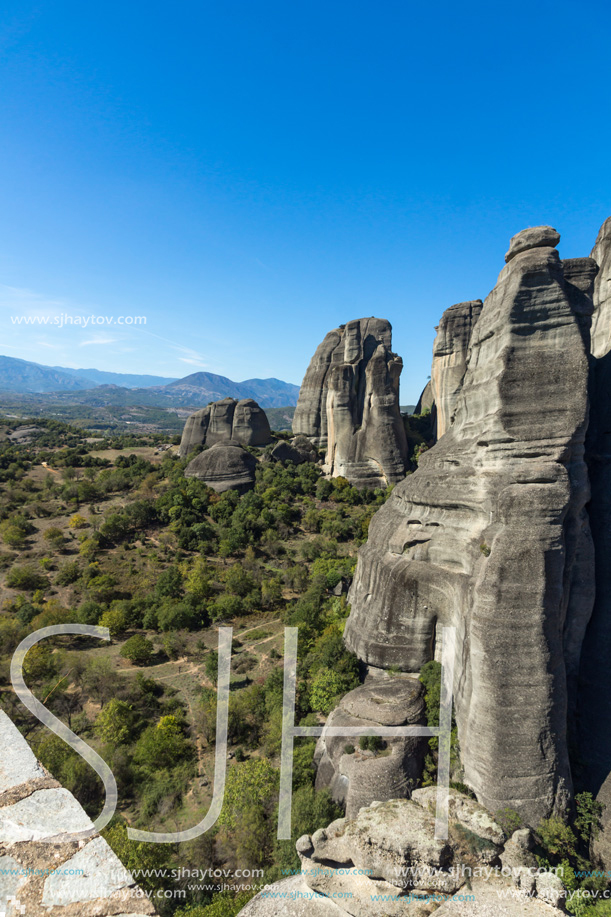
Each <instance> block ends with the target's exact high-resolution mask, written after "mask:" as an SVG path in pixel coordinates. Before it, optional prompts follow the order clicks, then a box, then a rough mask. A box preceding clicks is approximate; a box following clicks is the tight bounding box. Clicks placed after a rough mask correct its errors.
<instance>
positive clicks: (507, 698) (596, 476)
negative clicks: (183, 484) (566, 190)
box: [181, 219, 611, 824]
mask: <svg viewBox="0 0 611 917" xmlns="http://www.w3.org/2000/svg"><path fill="white" fill-rule="evenodd" d="M559 241H560V236H559V234H558V233H557V232H556V230H554V229H552V228H551V227H549V226H539V227H534V228H531V229H526V230H524V231H523V232H521V233H518V234H517V235H516V236H514V237H513V239H512V240H511V243H510V248H509V251H508V252H507V254H506V256H505V261H506V265H505V267H504V268H503V270H502V271H501V273H500V275H499V278H498V282H497V284H496V286H495V287H494V289H493V290H492V292H491V293H490V294H489V296H488V297H487V298H486V300H485V302H483V303H482V301H481V300H473V301H470V302H464V303H459V304H457V305H455V306H452V307H451V308H449V309H448V310H447V311H446V312H445V313H444V315H443V316H442V319H441V321H440V324H439V327H438V329H437V337H436V340H435V343H434V347H433V363H432V370H431V381H430V384H429V386H428V387H427V388H428V392H425V393H423V399H421V404H427V403H428V405H429V406H430V407H431V409H432V411H433V413H434V415H435V423H436V430H437V441H436V443H435V445H434V446H433V447H432V448H431V449H429V450H428V451H427V452H425V453H423V455H422V456H421V458H420V461H419V465H418V469H417V471H415V472H414V473H412V474H407V475H406V468H407V459H408V455H407V441H406V435H405V427H404V423H403V419H402V417H401V414H400V411H399V376H400V373H401V369H402V361H401V358H400V357H398V356H397V355H396V354H395V353H393V352H392V342H391V327H390V324H389V323H388V322H387V321H384V320H382V319H377V318H368V319H360V320H357V321H351V322H349V323H348V324H346V325H343V326H341V327H340V328H337V329H335V330H333V331H330V332H329V334H327V336H326V337H325V339H324V340H323V342H322V343H321V344H320V346H319V347H318V349H317V350H316V353H315V354H314V356H313V358H312V360H311V362H310V365H309V367H308V370H307V372H306V375H305V378H304V380H303V384H302V386H301V390H300V394H299V401H298V404H297V407H296V410H295V415H294V420H293V433H294V434H296V435H297V436H298V437H299V439H300V440H301V441H302V443H303V441H306V442H307V441H310V442H311V443H313V444H314V445H315V446H316V447H318V448H319V449H324V450H325V458H324V464H323V470H324V471H325V472H326V473H327V474H328V475H330V476H337V475H343V476H344V477H346V478H347V479H348V480H349V481H350V482H351V483H353V484H355V485H357V486H363V485H367V486H387V485H388V484H396V487H395V488H394V490H393V492H392V494H391V496H390V498H389V499H388V501H387V502H386V503H385V505H384V506H383V507H382V508H381V509H380V510H379V511H378V512H377V513H376V514H375V516H374V518H373V520H372V522H371V526H370V529H369V538H368V541H367V544H366V545H364V546H363V547H362V548H361V550H360V552H359V559H358V565H357V569H356V574H355V578H354V581H353V584H352V587H351V590H350V595H349V601H350V604H351V614H350V617H349V619H348V623H347V626H346V630H345V643H346V646H347V647H348V648H349V649H351V650H352V651H354V652H355V653H356V654H357V656H358V657H359V658H360V659H361V660H362V662H363V663H365V664H366V665H367V666H368V667H369V672H370V676H369V677H370V678H371V677H373V675H374V674H375V673H384V672H385V671H386V670H388V669H389V668H391V667H394V668H396V669H398V670H400V671H402V672H405V673H408V674H409V673H412V674H413V673H418V672H419V671H420V669H421V668H422V666H423V665H424V664H425V663H426V662H428V661H429V660H430V659H431V658H434V657H435V656H437V658H439V649H440V648H439V645H438V643H439V640H438V635H439V633H440V629H441V627H442V626H444V625H451V626H454V627H455V628H456V634H457V675H456V684H455V698H454V702H455V710H456V719H457V725H458V734H459V738H460V748H461V766H462V773H461V779H462V781H463V782H464V783H465V784H467V785H468V786H469V787H470V788H471V789H472V790H473V791H474V792H475V794H476V795H477V798H478V800H479V801H480V802H482V803H483V804H484V805H485V806H486V807H487V808H488V809H489V810H490V811H493V812H494V811H497V810H498V809H500V808H503V807H507V806H509V807H511V808H512V809H515V810H516V811H517V812H519V813H520V815H521V816H522V817H523V818H524V819H525V820H526V821H527V822H528V823H530V824H535V823H537V822H538V820H540V819H541V818H543V817H545V816H547V815H549V814H550V813H552V812H564V811H566V810H567V808H568V807H569V806H570V805H571V801H572V797H573V794H574V791H575V786H577V787H578V788H579V789H589V790H591V791H593V792H594V793H596V794H598V793H602V795H603V797H604V798H607V797H609V802H611V785H610V782H609V781H608V780H607V777H608V775H609V773H610V772H611V729H610V728H608V727H609V725H611V666H610V665H609V664H608V662H609V661H610V660H611V562H610V561H609V557H610V556H611V551H610V550H609V549H611V518H610V513H611V471H610V470H609V469H610V463H609V453H610V449H611V369H610V368H609V367H610V363H609V361H610V360H611V219H610V220H608V221H607V222H606V223H605V224H604V226H603V227H602V229H601V231H600V234H599V237H598V240H597V242H596V245H595V247H594V250H593V252H592V256H591V257H589V258H573V259H569V260H562V259H561V258H560V256H559V254H558V251H557V245H558V243H559ZM219 418H220V420H219ZM227 418H229V420H228V419H227ZM270 440H271V433H270V431H269V424H268V423H267V419H266V418H265V414H264V412H263V411H262V410H261V409H260V408H259V407H258V405H256V404H255V403H254V402H239V403H236V402H233V401H231V399H226V400H225V401H223V402H218V403H217V404H216V405H214V404H213V405H211V406H209V407H208V408H205V409H204V410H203V411H200V412H198V414H195V415H193V417H191V418H189V420H188V422H187V426H186V427H185V434H184V437H183V444H182V445H181V452H182V453H183V454H185V453H186V452H187V451H188V450H189V448H190V447H191V445H192V444H193V443H194V442H197V443H204V444H206V445H211V444H212V448H211V449H207V450H206V451H205V452H203V453H201V454H200V455H199V456H197V457H196V458H195V459H194V462H193V463H192V464H195V463H197V462H201V461H204V460H206V457H208V459H207V461H208V462H209V463H211V460H212V459H213V458H214V451H215V449H218V448H219V444H220V443H223V444H224V448H228V447H229V446H231V447H232V448H233V449H236V450H239V451H240V452H242V453H243V454H244V455H245V456H247V459H246V461H248V462H249V464H250V467H251V469H252V468H253V467H254V465H255V464H256V461H257V459H256V458H255V457H254V456H253V455H251V454H250V453H247V452H245V451H244V450H243V449H242V448H241V446H239V445H236V444H245V445H263V444H264V443H266V442H269V441H270ZM215 443H216V445H215ZM280 445H282V446H284V447H287V448H292V447H289V446H288V444H286V443H282V444H280ZM303 457H307V456H303ZM312 457H313V456H310V458H312ZM190 469H191V466H190V468H189V469H188V470H187V473H197V468H195V470H194V471H193V470H192V469H191V470H190ZM251 473H253V474H254V472H252V471H251ZM603 687H604V690H603ZM569 749H571V754H569ZM397 753H398V754H399V752H397ZM401 754H402V755H403V757H405V755H404V752H401ZM320 757H321V760H322V759H323V755H322V752H321V754H320ZM324 760H325V761H326V760H327V758H324ZM337 767H339V762H338V761H335V763H334V764H333V768H337ZM406 767H407V769H408V770H409V766H408V765H406ZM331 769H332V766H331V762H330V761H329V763H328V765H326V771H327V773H329V774H330V773H331ZM342 776H343V777H345V776H346V775H342ZM329 779H330V780H331V782H332V781H333V779H334V778H331V777H330V778H329ZM383 782H384V781H382V783H383ZM344 784H345V780H344ZM390 785H394V780H390V781H389V786H390ZM359 798H360V797H359ZM610 809H611V807H610Z"/></svg>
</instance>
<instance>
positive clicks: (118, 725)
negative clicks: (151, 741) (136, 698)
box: [95, 697, 135, 746]
mask: <svg viewBox="0 0 611 917" xmlns="http://www.w3.org/2000/svg"><path fill="white" fill-rule="evenodd" d="M134 719H135V717H134V712H133V710H132V708H131V706H130V705H129V704H127V703H126V702H125V701H122V700H118V699H117V698H116V697H113V698H112V700H110V701H108V703H107V704H106V706H105V707H104V708H103V709H102V710H100V712H99V713H98V715H97V717H96V721H95V729H96V732H97V733H98V735H99V736H100V738H101V739H102V741H103V742H106V743H107V744H108V745H112V746H116V745H123V744H124V743H126V742H129V740H130V738H131V735H132V731H133V728H134Z"/></svg>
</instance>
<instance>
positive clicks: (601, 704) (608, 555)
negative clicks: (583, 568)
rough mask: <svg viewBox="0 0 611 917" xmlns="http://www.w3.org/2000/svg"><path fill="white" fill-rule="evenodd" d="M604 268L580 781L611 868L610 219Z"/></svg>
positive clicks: (591, 456) (598, 310)
mask: <svg viewBox="0 0 611 917" xmlns="http://www.w3.org/2000/svg"><path fill="white" fill-rule="evenodd" d="M592 258H594V259H595V260H596V261H597V263H598V264H599V266H600V272H599V274H598V276H597V277H596V282H595V286H594V315H593V318H592V354H593V359H592V368H591V392H592V405H591V410H590V428H589V430H588V438H587V442H586V454H587V460H588V467H589V472H590V481H591V488H592V499H591V502H590V506H589V513H590V524H591V526H592V535H593V538H594V545H595V556H596V601H595V604H594V612H593V615H592V619H591V621H590V624H589V627H588V631H587V634H586V639H585V642H584V648H583V654H582V663H581V670H580V693H579V717H578V723H579V730H578V738H577V762H576V763H577V768H578V772H577V776H578V779H579V783H580V785H582V786H583V787H584V788H585V789H587V790H590V791H591V792H593V793H595V794H596V793H598V794H599V799H600V800H601V801H602V802H603V803H605V804H606V805H607V808H606V810H605V812H604V813H603V817H602V820H603V824H604V831H603V832H602V834H601V836H600V837H599V838H598V840H597V841H596V843H595V852H596V854H597V855H599V856H601V857H602V859H603V862H604V863H605V866H606V868H608V869H609V868H611V805H610V803H611V664H610V660H611V218H610V219H608V220H607V221H606V222H605V223H604V224H603V226H602V228H601V230H600V233H599V234H598V239H597V240H596V245H595V246H594V249H593V250H592Z"/></svg>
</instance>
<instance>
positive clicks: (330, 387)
mask: <svg viewBox="0 0 611 917" xmlns="http://www.w3.org/2000/svg"><path fill="white" fill-rule="evenodd" d="M391 335H392V329H391V326H390V324H389V322H387V321H384V320H383V319H377V318H364V319H359V320H357V321H352V322H349V323H348V324H347V325H342V326H341V327H340V328H337V329H335V330H334V331H331V332H330V333H329V334H328V335H327V336H326V337H325V339H324V341H323V342H322V344H321V345H320V346H319V347H318V349H317V350H316V353H315V354H314V356H313V358H312V361H311V363H310V365H309V367H308V370H307V372H306V375H305V378H304V380H303V384H302V386H301V390H300V393H299V401H298V403H297V408H296V409H295V416H294V418H293V431H294V432H295V433H302V434H305V435H306V436H308V437H310V438H311V439H312V441H313V442H314V443H316V445H320V446H324V445H326V448H327V452H326V458H325V471H326V472H327V473H328V474H329V475H331V476H333V477H337V476H340V475H341V476H343V477H346V478H347V479H348V480H349V481H350V482H351V483H353V484H356V485H357V486H359V485H360V486H363V485H367V486H369V487H385V486H386V485H387V484H395V483H397V481H400V480H401V479H402V478H403V476H404V475H405V463H406V459H407V442H406V438H405V430H404V427H403V423H402V420H401V414H400V411H399V376H400V374H401V370H402V368H403V363H402V361H401V358H400V357H398V356H397V355H396V354H394V353H393V352H392V350H391Z"/></svg>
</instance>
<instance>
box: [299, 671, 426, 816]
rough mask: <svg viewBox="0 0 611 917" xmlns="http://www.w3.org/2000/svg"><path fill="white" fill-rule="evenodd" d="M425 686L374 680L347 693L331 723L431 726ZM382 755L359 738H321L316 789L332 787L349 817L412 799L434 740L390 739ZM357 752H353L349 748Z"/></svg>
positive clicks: (409, 680) (412, 680)
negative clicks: (426, 711)
mask: <svg viewBox="0 0 611 917" xmlns="http://www.w3.org/2000/svg"><path fill="white" fill-rule="evenodd" d="M423 694H424V691H423V686H422V685H421V684H420V682H419V681H418V680H417V679H415V678H405V677H398V676H397V677H394V678H392V679H388V680H384V681H380V680H378V681H372V682H369V683H368V684H365V685H361V686H360V687H359V688H355V690H354V691H350V692H349V693H348V694H346V695H345V696H344V697H343V698H342V700H341V702H340V704H339V706H338V707H336V708H335V709H334V710H333V711H332V712H331V714H330V715H329V718H328V720H327V726H330V727H331V726H333V727H339V726H343V727H347V726H348V727H360V728H363V727H367V726H368V727H373V728H375V727H376V726H405V725H417V724H424V723H425V716H424V709H425V708H424V699H423ZM385 743H386V748H385V749H384V751H382V752H381V754H379V755H375V756H374V755H371V754H370V753H363V752H361V751H360V749H359V740H358V738H343V737H341V736H332V737H327V736H326V735H325V733H323V735H322V736H321V737H320V739H319V740H318V743H317V746H316V751H315V754H314V763H315V765H316V768H317V771H316V789H318V790H320V789H324V788H328V789H329V791H330V793H331V796H332V797H333V799H334V800H335V801H336V802H339V803H342V804H343V805H344V806H345V809H346V816H347V817H348V818H353V817H355V816H356V815H357V813H358V811H359V809H361V808H362V807H363V806H369V805H370V804H371V803H372V802H374V801H379V802H384V801H386V800H388V799H399V798H409V796H410V795H411V791H412V789H413V787H414V786H416V785H417V783H418V780H419V778H420V774H421V771H422V764H423V761H424V756H425V754H426V752H427V749H428V739H426V738H422V737H415V736H414V737H412V736H405V737H396V738H387V739H385ZM350 745H352V746H353V747H354V748H355V751H354V752H353V753H351V754H347V753H346V751H345V749H346V746H350Z"/></svg>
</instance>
